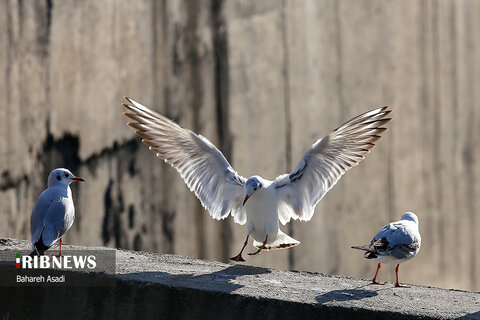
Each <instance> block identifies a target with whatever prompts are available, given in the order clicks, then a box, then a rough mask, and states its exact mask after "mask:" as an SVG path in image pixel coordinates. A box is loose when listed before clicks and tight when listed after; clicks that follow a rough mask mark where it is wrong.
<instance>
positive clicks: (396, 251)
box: [352, 212, 422, 287]
mask: <svg viewBox="0 0 480 320" xmlns="http://www.w3.org/2000/svg"><path fill="white" fill-rule="evenodd" d="M421 243H422V238H421V237H420V232H419V231H418V217H417V216H416V215H415V213H413V212H405V213H404V214H403V215H402V219H401V220H400V221H396V222H392V223H389V224H387V225H385V226H383V227H382V228H381V229H380V230H379V231H378V233H377V234H376V235H375V237H373V239H372V241H371V242H370V244H367V245H362V246H353V247H352V248H353V249H359V250H364V251H366V252H365V255H364V257H365V258H366V259H377V260H378V261H380V262H379V263H378V265H377V271H376V272H375V276H374V277H373V280H372V284H383V283H380V282H378V281H377V276H378V271H379V270H380V267H381V266H382V262H385V263H396V264H397V266H396V267H395V276H396V280H397V281H396V282H395V287H405V286H403V285H401V284H400V283H399V282H398V267H399V266H400V263H402V262H405V261H408V260H410V259H412V258H413V257H415V256H416V255H417V253H418V251H420V245H421Z"/></svg>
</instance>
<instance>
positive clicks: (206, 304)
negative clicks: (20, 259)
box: [0, 239, 480, 320]
mask: <svg viewBox="0 0 480 320" xmlns="http://www.w3.org/2000/svg"><path fill="white" fill-rule="evenodd" d="M66 247H68V248H70V249H78V250H88V249H89V248H85V247H77V246H66ZM28 248H29V243H28V241H19V240H14V239H0V250H15V251H19V250H25V249H28ZM116 254H117V257H116V259H117V261H116V274H114V275H108V274H100V275H99V274H89V273H84V272H76V273H75V274H74V275H73V276H74V277H75V278H76V279H79V280H82V279H84V280H85V281H87V280H89V281H91V280H92V279H94V280H95V279H98V280H103V281H104V280H108V281H111V284H110V285H109V286H106V287H69V286H60V287H42V286H38V287H26V288H25V287H23V288H19V287H0V319H19V318H20V319H24V318H35V319H52V318H54V319H55V318H59V317H60V316H61V317H62V318H74V319H75V318H78V319H80V318H82V319H84V318H95V319H127V318H134V319H145V318H159V319H276V320H278V319H405V317H407V316H408V317H409V318H410V319H480V293H474V292H466V291H458V290H445V289H439V288H432V287H423V286H412V287H411V288H394V287H393V284H391V283H387V284H386V285H385V286H372V285H370V284H369V280H363V279H354V278H349V277H341V276H330V275H325V274H318V273H309V272H296V271H294V272H285V271H278V270H273V269H266V268H259V267H253V266H248V265H243V264H235V265H229V264H224V263H219V262H209V261H202V260H197V259H192V258H188V257H181V256H175V255H167V254H156V253H146V252H134V251H125V250H117V252H116ZM11 268H12V265H11V263H9V264H7V263H1V264H0V274H5V273H6V272H8V271H9V270H11ZM0 280H1V276H0Z"/></svg>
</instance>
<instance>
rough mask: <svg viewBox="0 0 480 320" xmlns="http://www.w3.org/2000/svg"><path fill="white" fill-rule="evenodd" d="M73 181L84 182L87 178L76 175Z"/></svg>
mask: <svg viewBox="0 0 480 320" xmlns="http://www.w3.org/2000/svg"><path fill="white" fill-rule="evenodd" d="M72 181H78V182H84V181H85V180H83V179H82V178H80V177H75V178H73V179H72Z"/></svg>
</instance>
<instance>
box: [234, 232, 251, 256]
mask: <svg viewBox="0 0 480 320" xmlns="http://www.w3.org/2000/svg"><path fill="white" fill-rule="evenodd" d="M249 236H250V235H249V234H248V235H247V239H245V243H244V244H243V247H242V250H240V253H239V254H238V255H236V256H235V257H232V258H230V260H233V261H238V262H244V261H245V259H243V258H242V252H243V249H245V247H246V246H247V243H248V237H249Z"/></svg>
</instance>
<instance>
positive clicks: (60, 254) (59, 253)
mask: <svg viewBox="0 0 480 320" xmlns="http://www.w3.org/2000/svg"><path fill="white" fill-rule="evenodd" d="M54 256H55V257H61V256H62V237H60V250H59V252H58V254H55V255H54Z"/></svg>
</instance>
